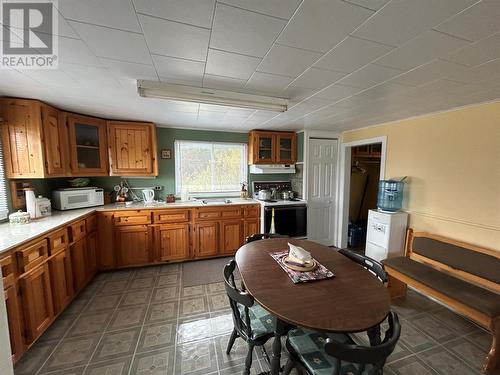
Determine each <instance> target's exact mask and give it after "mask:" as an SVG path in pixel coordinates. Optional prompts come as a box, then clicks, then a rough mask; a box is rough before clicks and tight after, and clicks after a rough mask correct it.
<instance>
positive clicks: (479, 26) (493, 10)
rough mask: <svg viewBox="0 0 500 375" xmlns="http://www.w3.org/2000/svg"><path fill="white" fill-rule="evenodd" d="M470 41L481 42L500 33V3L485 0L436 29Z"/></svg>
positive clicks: (496, 0) (493, 0) (495, 0)
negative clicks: (480, 40)
mask: <svg viewBox="0 0 500 375" xmlns="http://www.w3.org/2000/svg"><path fill="white" fill-rule="evenodd" d="M436 29H437V30H440V31H443V32H445V33H448V34H452V35H456V36H458V37H460V38H465V39H468V40H479V39H482V38H485V37H487V36H488V35H491V34H494V33H496V32H499V31H500V2H499V1H498V0H483V1H480V2H478V3H477V4H475V5H474V6H472V7H470V8H469V9H467V10H465V11H464V12H462V13H460V14H457V15H456V16H455V17H453V18H451V19H450V20H447V21H446V22H443V23H442V24H441V25H439V26H437V27H436Z"/></svg>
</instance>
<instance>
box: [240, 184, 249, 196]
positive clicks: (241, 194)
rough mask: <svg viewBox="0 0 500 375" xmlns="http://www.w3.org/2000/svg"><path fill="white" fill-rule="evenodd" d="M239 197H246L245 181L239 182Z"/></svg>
mask: <svg viewBox="0 0 500 375" xmlns="http://www.w3.org/2000/svg"><path fill="white" fill-rule="evenodd" d="M240 198H241V199H247V198H248V190H247V184H246V182H242V183H241V191H240Z"/></svg>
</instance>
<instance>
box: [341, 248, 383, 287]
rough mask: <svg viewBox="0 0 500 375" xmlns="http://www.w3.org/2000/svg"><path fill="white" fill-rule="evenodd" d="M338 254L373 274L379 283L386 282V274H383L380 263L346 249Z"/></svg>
mask: <svg viewBox="0 0 500 375" xmlns="http://www.w3.org/2000/svg"><path fill="white" fill-rule="evenodd" d="M339 253H340V254H342V255H344V256H346V257H347V258H349V259H351V260H352V261H354V262H356V263H358V264H360V265H361V266H362V267H363V268H365V269H367V270H368V271H370V272H371V273H373V274H374V275H375V276H376V277H377V278H378V279H379V280H380V282H382V283H384V284H385V283H386V282H387V273H386V272H385V270H384V266H383V265H382V263H380V262H378V261H376V260H375V259H372V258H370V257H367V256H366V255H362V254H359V253H356V252H354V251H351V250H348V249H339Z"/></svg>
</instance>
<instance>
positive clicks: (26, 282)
mask: <svg viewBox="0 0 500 375" xmlns="http://www.w3.org/2000/svg"><path fill="white" fill-rule="evenodd" d="M19 287H20V288H21V301H22V302H21V305H22V310H23V312H24V327H25V339H26V344H30V343H32V342H33V341H34V340H36V339H37V338H38V337H39V336H40V335H41V334H42V333H43V332H44V331H45V330H46V329H47V327H48V326H49V325H50V324H51V323H52V321H53V320H54V308H53V301H52V291H51V285H50V275H49V266H48V264H47V263H44V264H42V265H41V266H39V267H37V268H35V269H33V270H31V271H30V272H28V273H25V274H23V275H21V276H20V278H19Z"/></svg>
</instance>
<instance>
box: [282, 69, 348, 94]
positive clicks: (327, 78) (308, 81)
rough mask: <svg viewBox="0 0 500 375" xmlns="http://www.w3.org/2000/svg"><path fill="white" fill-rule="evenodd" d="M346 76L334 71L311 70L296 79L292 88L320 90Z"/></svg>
mask: <svg viewBox="0 0 500 375" xmlns="http://www.w3.org/2000/svg"><path fill="white" fill-rule="evenodd" d="M345 75H346V73H341V72H334V71H332V70H324V69H318V68H309V69H307V70H306V71H305V72H304V73H303V74H302V75H301V76H299V77H298V78H297V79H295V81H293V82H292V83H291V84H290V86H293V87H303V88H306V89H317V90H320V89H322V88H324V87H326V86H328V85H331V84H332V83H334V82H336V81H338V80H339V79H340V78H342V77H344V76H345Z"/></svg>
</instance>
